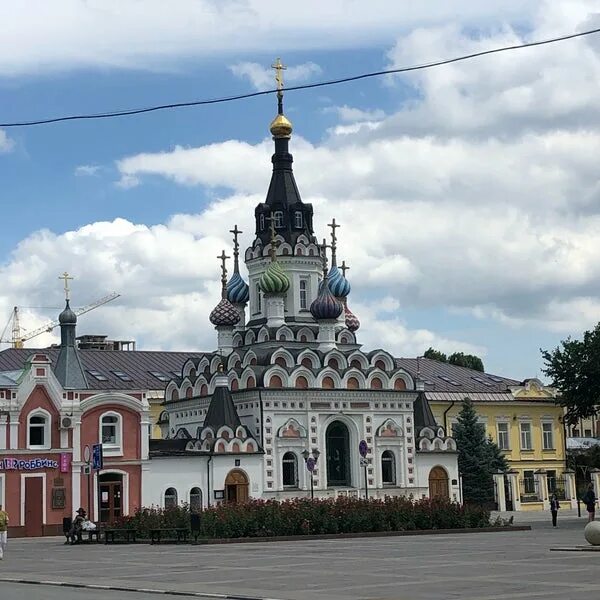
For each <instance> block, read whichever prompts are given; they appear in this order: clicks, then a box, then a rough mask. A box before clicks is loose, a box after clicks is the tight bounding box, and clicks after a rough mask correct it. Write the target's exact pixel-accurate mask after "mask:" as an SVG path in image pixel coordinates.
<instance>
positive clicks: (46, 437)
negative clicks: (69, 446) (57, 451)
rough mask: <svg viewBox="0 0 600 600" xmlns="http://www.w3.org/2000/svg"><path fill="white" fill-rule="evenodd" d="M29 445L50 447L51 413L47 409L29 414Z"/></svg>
mask: <svg viewBox="0 0 600 600" xmlns="http://www.w3.org/2000/svg"><path fill="white" fill-rule="evenodd" d="M27 447H28V448H50V415H49V414H47V413H46V412H45V411H44V412H43V413H42V412H37V413H34V414H31V415H29V417H28V423H27Z"/></svg>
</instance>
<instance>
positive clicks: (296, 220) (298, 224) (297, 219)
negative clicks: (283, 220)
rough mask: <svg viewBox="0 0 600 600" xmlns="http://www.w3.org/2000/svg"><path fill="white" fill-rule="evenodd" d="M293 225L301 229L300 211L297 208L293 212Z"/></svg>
mask: <svg viewBox="0 0 600 600" xmlns="http://www.w3.org/2000/svg"><path fill="white" fill-rule="evenodd" d="M294 227H296V228H297V229H302V211H301V210H297V211H296V212H295V213H294Z"/></svg>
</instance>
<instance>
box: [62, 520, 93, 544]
mask: <svg viewBox="0 0 600 600" xmlns="http://www.w3.org/2000/svg"><path fill="white" fill-rule="evenodd" d="M72 525H73V519H71V517H64V518H63V535H64V536H65V538H66V541H65V544H85V543H88V544H89V543H91V542H93V541H94V539H95V540H96V542H99V541H100V533H101V532H100V527H98V524H97V523H96V529H93V530H87V529H82V530H81V531H79V532H77V533H76V534H75V535H72V534H71V527H72ZM86 533H87V539H83V538H84V535H85V534H86Z"/></svg>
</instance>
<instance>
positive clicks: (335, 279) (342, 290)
mask: <svg viewBox="0 0 600 600" xmlns="http://www.w3.org/2000/svg"><path fill="white" fill-rule="evenodd" d="M327 278H328V279H329V289H330V290H331V293H332V294H333V295H334V296H335V297H336V298H345V297H346V296H347V295H348V294H349V293H350V282H349V281H348V280H347V279H346V278H345V277H344V275H342V272H341V271H340V269H339V268H338V266H337V265H333V266H332V267H331V269H329V274H328V275H327Z"/></svg>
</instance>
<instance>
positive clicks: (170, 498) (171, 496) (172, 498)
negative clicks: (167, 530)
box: [165, 487, 177, 508]
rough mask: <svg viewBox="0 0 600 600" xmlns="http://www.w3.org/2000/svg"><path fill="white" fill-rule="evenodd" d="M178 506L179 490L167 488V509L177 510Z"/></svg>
mask: <svg viewBox="0 0 600 600" xmlns="http://www.w3.org/2000/svg"><path fill="white" fill-rule="evenodd" d="M176 506H177V490H176V489H175V488H172V487H171V488H167V491H166V492H165V508H175V507H176Z"/></svg>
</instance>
